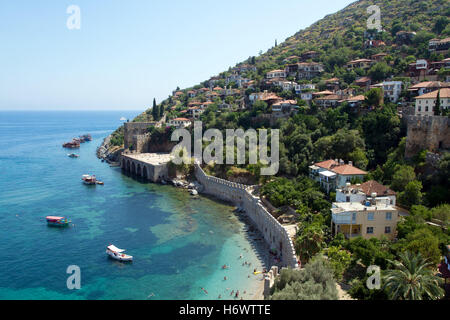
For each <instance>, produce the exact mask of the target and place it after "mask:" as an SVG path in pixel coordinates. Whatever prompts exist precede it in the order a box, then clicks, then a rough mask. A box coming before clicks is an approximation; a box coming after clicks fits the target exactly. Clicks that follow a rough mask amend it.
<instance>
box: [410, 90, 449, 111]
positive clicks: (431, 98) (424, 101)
mask: <svg viewBox="0 0 450 320" xmlns="http://www.w3.org/2000/svg"><path fill="white" fill-rule="evenodd" d="M438 92H439V98H440V100H441V109H448V108H449V107H450V88H443V89H440V90H436V91H433V92H429V93H425V94H423V95H421V96H418V97H416V98H415V99H416V106H415V110H414V114H415V115H418V116H432V115H434V106H435V105H436V101H437V96H438Z"/></svg>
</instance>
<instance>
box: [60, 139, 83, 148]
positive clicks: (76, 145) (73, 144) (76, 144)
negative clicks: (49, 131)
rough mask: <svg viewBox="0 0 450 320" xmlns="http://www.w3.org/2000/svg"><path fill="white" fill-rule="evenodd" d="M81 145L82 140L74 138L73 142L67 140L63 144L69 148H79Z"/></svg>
mask: <svg viewBox="0 0 450 320" xmlns="http://www.w3.org/2000/svg"><path fill="white" fill-rule="evenodd" d="M79 147H80V142H79V141H77V140H72V141H71V142H66V143H64V144H63V148H67V149H78V148H79Z"/></svg>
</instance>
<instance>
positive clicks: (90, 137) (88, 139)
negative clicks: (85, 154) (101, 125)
mask: <svg viewBox="0 0 450 320" xmlns="http://www.w3.org/2000/svg"><path fill="white" fill-rule="evenodd" d="M80 139H81V140H82V141H83V142H86V141H92V136H91V135H90V134H89V133H88V134H83V135H82V136H80Z"/></svg>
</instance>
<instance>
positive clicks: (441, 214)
mask: <svg viewBox="0 0 450 320" xmlns="http://www.w3.org/2000/svg"><path fill="white" fill-rule="evenodd" d="M430 213H431V216H432V217H433V218H435V219H438V220H440V221H442V224H443V225H444V226H448V224H449V221H450V204H443V205H440V206H438V207H435V208H433V209H431V212H430Z"/></svg>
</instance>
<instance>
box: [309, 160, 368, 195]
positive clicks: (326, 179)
mask: <svg viewBox="0 0 450 320" xmlns="http://www.w3.org/2000/svg"><path fill="white" fill-rule="evenodd" d="M366 175H367V172H365V171H363V170H361V169H359V168H357V167H355V166H353V163H352V162H351V161H350V162H349V163H348V164H345V162H344V161H343V160H338V159H336V160H327V161H322V162H318V163H315V164H314V165H312V166H310V167H309V176H310V178H311V179H313V180H316V181H317V182H319V183H320V186H321V187H322V189H324V190H325V191H326V192H327V193H329V192H330V191H333V190H336V188H342V187H344V186H346V185H347V183H349V182H351V181H352V180H354V179H359V180H361V181H362V180H363V179H364V177H365V176H366Z"/></svg>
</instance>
